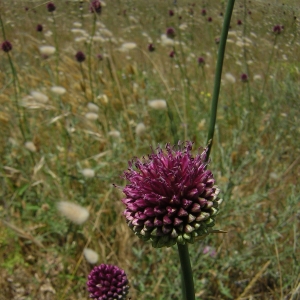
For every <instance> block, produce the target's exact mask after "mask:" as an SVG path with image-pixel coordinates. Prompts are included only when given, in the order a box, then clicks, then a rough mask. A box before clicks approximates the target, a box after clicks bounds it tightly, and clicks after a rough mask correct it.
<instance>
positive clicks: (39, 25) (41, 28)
mask: <svg viewBox="0 0 300 300" xmlns="http://www.w3.org/2000/svg"><path fill="white" fill-rule="evenodd" d="M36 31H38V32H42V31H43V25H41V24H38V25H37V26H36Z"/></svg>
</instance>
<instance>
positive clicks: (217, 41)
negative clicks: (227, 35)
mask: <svg viewBox="0 0 300 300" xmlns="http://www.w3.org/2000/svg"><path fill="white" fill-rule="evenodd" d="M215 43H216V44H217V45H218V44H219V43H220V38H219V37H216V38H215Z"/></svg>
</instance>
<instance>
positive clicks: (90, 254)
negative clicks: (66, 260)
mask: <svg viewBox="0 0 300 300" xmlns="http://www.w3.org/2000/svg"><path fill="white" fill-rule="evenodd" d="M83 255H84V257H85V259H86V260H87V261H88V263H90V264H95V263H97V261H98V260H99V255H98V253H97V252H96V251H94V250H93V249H90V248H85V249H84V250H83Z"/></svg>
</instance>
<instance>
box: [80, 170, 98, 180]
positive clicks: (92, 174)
mask: <svg viewBox="0 0 300 300" xmlns="http://www.w3.org/2000/svg"><path fill="white" fill-rule="evenodd" d="M81 174H82V175H83V176H84V177H86V178H93V177H95V170H93V169H89V168H86V169H82V170H81Z"/></svg>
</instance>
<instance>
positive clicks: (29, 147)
mask: <svg viewBox="0 0 300 300" xmlns="http://www.w3.org/2000/svg"><path fill="white" fill-rule="evenodd" d="M24 146H25V148H26V149H27V150H29V151H30V152H36V151H37V149H36V146H35V144H34V143H33V142H31V141H27V142H26V143H25V144H24Z"/></svg>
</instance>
